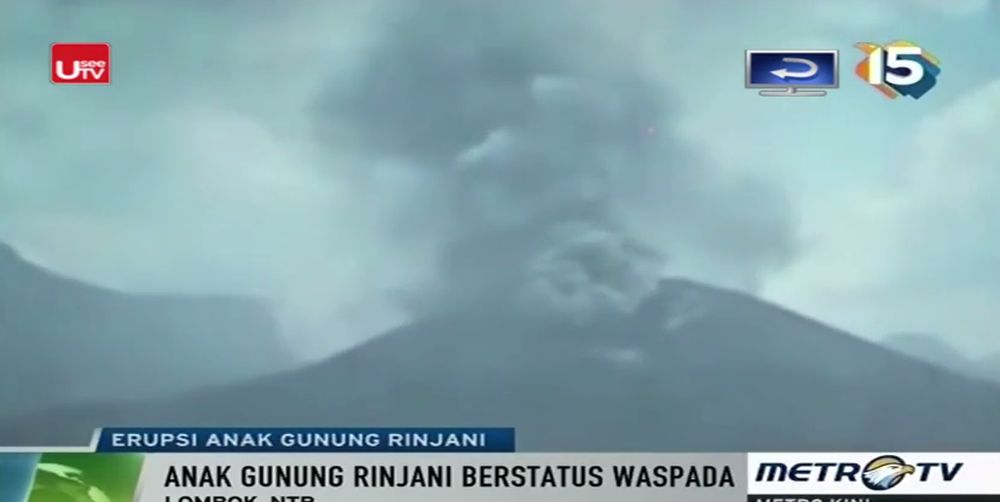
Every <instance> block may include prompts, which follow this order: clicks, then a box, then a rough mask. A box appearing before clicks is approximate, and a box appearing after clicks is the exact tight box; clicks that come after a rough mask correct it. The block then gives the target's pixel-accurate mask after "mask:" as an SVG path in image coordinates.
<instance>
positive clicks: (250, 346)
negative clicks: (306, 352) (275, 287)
mask: <svg viewBox="0 0 1000 502" xmlns="http://www.w3.org/2000/svg"><path fill="white" fill-rule="evenodd" d="M291 361H292V358H291V356H290V355H289V354H288V353H287V352H285V351H284V350H283V348H282V345H281V342H280V339H279V338H278V333H277V330H276V327H275V323H274V320H273V318H272V316H271V313H270V311H269V309H268V308H267V307H266V306H265V305H264V304H263V303H262V302H258V301H255V300H250V299H243V298H231V297H209V296H171V295H137V294H126V293H121V292H117V291H113V290H110V289H105V288H100V287H95V286H92V285H88V284H85V283H83V282H80V281H76V280H73V279H68V278H65V277H61V276H59V275H56V274H53V273H50V272H48V271H46V270H44V269H42V268H40V267H38V266H36V265H34V264H32V263H29V262H28V261H26V260H24V259H22V258H21V257H20V256H19V255H18V254H17V253H16V252H15V251H14V250H13V249H12V248H10V247H9V246H6V245H4V244H0V368H2V374H0V375H2V377H3V378H0V382H2V383H0V415H4V414H9V413H10V412H11V411H12V410H23V409H25V408H39V407H45V406H52V405H54V404H57V403H63V402H67V401H83V402H88V401H93V400H95V399H112V398H115V399H140V398H148V397H155V396H163V395H166V394H170V393H175V392H184V391H190V390H192V389H195V388H201V387H203V386H204V385H206V384H209V385H211V384H221V383H225V382H233V381H239V380H242V379H245V378H249V377H252V376H256V375H261V374H264V373H267V372H276V371H279V370H285V369H287V368H289V367H290V365H291Z"/></svg>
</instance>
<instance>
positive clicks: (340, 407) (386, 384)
mask: <svg viewBox="0 0 1000 502" xmlns="http://www.w3.org/2000/svg"><path fill="white" fill-rule="evenodd" d="M998 424H1000V386H997V385H995V384H992V383H988V382H985V381H977V380H975V379H970V378H966V377H963V376H961V375H958V374H955V373H953V372H951V371H949V370H947V369H944V368H939V367H936V366H934V365H932V364H929V363H927V362H923V361H920V360H918V359H915V358H912V357H909V356H906V355H903V354H900V353H897V352H894V351H892V350H889V349H886V348H883V347H881V346H879V345H876V344H873V343H869V342H867V341H865V340H862V339H860V338H858V337H855V336H852V335H850V334H848V333H845V332H841V331H838V330H836V329H833V328H831V327H828V326H825V325H823V324H821V323H818V322H816V321H813V320H810V319H808V318H805V317H803V316H800V315H797V314H795V313H793V312H790V311H788V310H785V309H782V308H780V307H777V306H775V305H772V304H769V303H766V302H763V301H761V300H758V299H756V298H754V297H751V296H748V295H745V294H742V293H739V292H735V291H729V290H724V289H719V288H715V287H710V286H706V285H703V284H699V283H695V282H691V281H687V280H682V279H668V280H664V281H662V282H661V283H660V284H659V288H658V290H657V291H656V293H655V294H653V295H651V296H649V297H648V298H647V299H646V301H645V302H644V303H643V304H641V305H640V306H639V307H638V308H637V309H636V310H635V311H633V312H630V313H628V314H622V315H609V316H606V317H604V318H602V319H598V320H593V321H591V322H588V323H587V324H583V325H581V324H574V323H570V322H566V321H563V320H558V319H553V318H546V317H542V316H529V315H524V314H518V313H516V312H513V311H505V310H502V309H494V310H492V311H482V312H464V313H462V314H458V315H448V316H442V317H438V318H431V319H426V320H424V321H421V322H415V323H412V324H410V325H408V326H405V327H402V328H399V329H396V330H393V331H391V332H388V333H385V334H384V335H382V336H378V337H376V338H374V339H372V340H370V341H368V342H367V343H364V344H362V345H359V346H357V347H355V348H353V349H351V350H348V351H345V352H343V353H340V354H338V355H336V356H333V357H331V358H329V359H328V360H325V361H322V362H319V363H316V364H314V365H312V366H309V367H305V368H302V369H299V370H296V371H291V372H287V373H284V374H280V375H276V376H270V377H262V378H258V379H255V380H252V381H248V382H245V383H240V384H236V385H227V386H221V387H217V388H214V389H211V390H206V391H203V392H199V393H197V394H190V395H186V396H182V397H177V398H172V399H158V400H147V401H142V402H131V403H107V404H93V405H88V406H74V407H64V408H60V409H53V410H50V411H48V412H46V413H43V414H34V415H30V416H25V417H21V419H19V420H15V421H11V422H8V423H6V425H3V426H0V440H2V442H4V443H6V444H14V443H17V444H55V443H63V444H68V443H81V442H84V441H85V440H86V439H87V438H89V437H90V434H91V432H92V430H93V428H95V427H100V426H179V425H182V426H229V427H240V426H314V427H327V426H331V427H332V426H487V425H489V426H513V427H516V428H517V430H518V447H519V449H523V450H534V451H762V450H763V451H775V450H778V451H807V450H813V451H817V450H818V451H873V450H878V451H946V450H952V451H963V450H991V449H992V450H996V449H998V448H1000V427H998Z"/></svg>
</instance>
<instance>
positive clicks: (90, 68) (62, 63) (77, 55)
mask: <svg viewBox="0 0 1000 502" xmlns="http://www.w3.org/2000/svg"><path fill="white" fill-rule="evenodd" d="M50 71H51V75H50V80H51V82H52V83H53V84H99V85H108V84H110V83H111V45H109V44H62V43H60V44H52V58H51V69H50Z"/></svg>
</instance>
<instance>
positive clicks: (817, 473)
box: [756, 455, 964, 492]
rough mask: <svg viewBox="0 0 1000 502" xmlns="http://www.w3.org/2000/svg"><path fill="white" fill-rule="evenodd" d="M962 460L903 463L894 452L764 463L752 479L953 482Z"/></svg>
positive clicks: (883, 485) (880, 485)
mask: <svg viewBox="0 0 1000 502" xmlns="http://www.w3.org/2000/svg"><path fill="white" fill-rule="evenodd" d="M963 466H964V463H962V462H955V463H949V462H915V463H912V464H910V463H907V462H906V461H905V460H903V458H902V457H900V456H897V455H879V456H878V457H875V458H873V459H871V460H869V461H868V462H867V463H864V464H860V463H856V462H798V463H794V464H788V463H784V462H764V463H761V464H760V465H759V466H758V470H757V476H756V481H757V482H758V483H759V482H779V483H830V482H832V483H861V484H862V485H864V486H865V488H868V489H869V490H872V491H879V492H880V491H886V490H889V489H892V488H894V487H896V486H897V485H899V484H900V483H901V482H903V480H904V479H906V478H907V477H909V476H913V477H915V478H916V480H917V481H918V482H921V483H926V482H928V481H943V482H950V481H954V479H955V477H956V476H958V473H959V471H961V470H962V467H963Z"/></svg>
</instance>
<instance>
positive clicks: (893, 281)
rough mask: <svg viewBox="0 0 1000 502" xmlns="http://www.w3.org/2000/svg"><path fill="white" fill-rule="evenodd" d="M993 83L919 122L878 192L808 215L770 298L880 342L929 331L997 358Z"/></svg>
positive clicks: (998, 230) (998, 210)
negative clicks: (795, 252)
mask: <svg viewBox="0 0 1000 502" xmlns="http://www.w3.org/2000/svg"><path fill="white" fill-rule="evenodd" d="M997 131H1000V81H996V82H994V83H993V84H991V85H987V86H985V87H983V88H982V89H980V90H978V91H977V92H974V93H971V94H969V95H967V96H965V97H963V98H961V99H960V100H959V101H957V102H955V103H954V104H953V105H951V106H949V107H947V108H946V109H944V110H943V111H942V112H941V113H939V114H937V115H935V116H932V117H929V118H927V119H925V120H923V121H921V122H920V123H918V124H917V125H916V126H915V127H914V128H913V129H912V131H910V133H909V134H908V135H907V136H906V137H908V138H909V140H908V141H907V142H905V143H904V144H903V148H901V149H900V151H899V152H897V155H896V156H895V158H896V159H898V160H897V162H896V163H895V164H894V165H891V166H887V170H886V176H885V178H884V179H883V180H882V181H883V182H882V183H881V184H879V185H878V186H871V187H868V188H867V189H865V190H859V191H858V192H855V193H854V194H853V197H852V200H850V201H844V205H843V206H840V207H838V208H837V210H836V211H835V212H832V213H831V214H828V215H826V216H825V217H818V218H813V219H812V220H811V221H812V225H811V226H810V227H809V228H808V229H807V232H808V233H809V239H810V240H809V244H810V245H809V246H808V247H807V248H806V250H805V251H804V257H803V258H802V260H800V262H799V263H798V264H796V265H795V266H794V267H792V268H790V269H789V270H787V271H786V272H785V273H783V274H781V275H779V276H777V277H776V278H775V279H774V280H773V281H772V282H771V284H770V286H769V288H768V296H770V297H772V298H775V299H777V300H778V301H781V302H782V303H785V304H788V305H791V306H793V307H797V308H799V309H801V310H803V311H805V312H807V313H811V314H814V315H817V316H819V317H820V318H822V319H829V320H834V321H835V322H836V323H837V324H839V325H841V326H844V327H847V328H850V329H853V330H855V331H858V332H861V333H865V334H868V335H871V336H873V337H876V338H877V337H880V336H882V335H884V334H885V333H886V332H892V331H906V330H919V331H934V332H937V333H939V334H941V335H943V336H947V337H949V338H950V339H952V340H954V341H955V342H957V343H959V344H961V345H962V346H964V347H965V348H967V349H968V350H973V351H978V352H982V351H983V350H996V349H1000V336H997V335H998V332H997V328H996V325H995V323H993V322H991V321H990V319H995V310H996V309H997V308H998V306H1000V288H998V287H997V285H998V284H1000V217H997V215H1000V197H997V192H998V191H1000V142H998V141H996V133H997Z"/></svg>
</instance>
